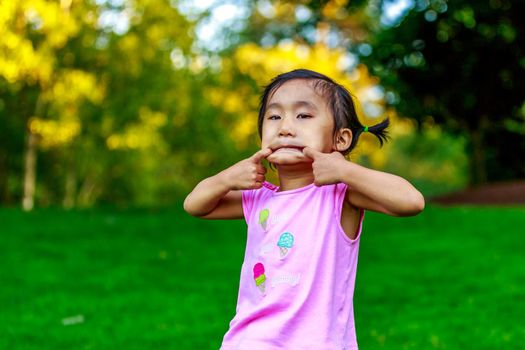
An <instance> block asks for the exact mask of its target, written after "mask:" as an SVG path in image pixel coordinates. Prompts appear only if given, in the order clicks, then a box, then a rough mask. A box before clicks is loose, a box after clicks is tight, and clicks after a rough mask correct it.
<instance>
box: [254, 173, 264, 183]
mask: <svg viewBox="0 0 525 350" xmlns="http://www.w3.org/2000/svg"><path fill="white" fill-rule="evenodd" d="M264 180H265V177H264V175H261V174H257V175H255V181H256V182H264Z"/></svg>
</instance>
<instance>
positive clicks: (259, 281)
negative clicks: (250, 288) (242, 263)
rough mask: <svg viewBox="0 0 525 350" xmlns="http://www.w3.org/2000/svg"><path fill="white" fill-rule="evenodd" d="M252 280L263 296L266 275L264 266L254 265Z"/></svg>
mask: <svg viewBox="0 0 525 350" xmlns="http://www.w3.org/2000/svg"><path fill="white" fill-rule="evenodd" d="M253 279H254V280H255V285H256V286H257V288H259V290H260V291H261V293H263V294H264V292H265V290H266V275H265V274H264V265H263V264H261V263H257V264H255V266H254V267H253Z"/></svg>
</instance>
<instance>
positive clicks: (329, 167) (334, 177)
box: [303, 147, 347, 186]
mask: <svg viewBox="0 0 525 350" xmlns="http://www.w3.org/2000/svg"><path fill="white" fill-rule="evenodd" d="M303 154H304V155H305V156H307V157H308V158H311V159H312V160H313V163H312V169H313V173H314V183H315V185H316V186H323V185H330V184H335V183H339V182H341V181H342V180H341V178H342V177H341V172H342V168H343V167H344V165H345V164H346V162H347V160H346V159H345V157H344V156H343V155H342V154H341V153H339V152H332V153H322V152H319V151H317V150H315V149H313V148H310V147H305V148H304V149H303Z"/></svg>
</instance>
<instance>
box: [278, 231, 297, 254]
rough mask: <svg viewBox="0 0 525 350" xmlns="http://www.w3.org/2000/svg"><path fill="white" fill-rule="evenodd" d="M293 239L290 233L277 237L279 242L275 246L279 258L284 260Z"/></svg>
mask: <svg viewBox="0 0 525 350" xmlns="http://www.w3.org/2000/svg"><path fill="white" fill-rule="evenodd" d="M293 242H294V238H293V235H292V234H291V233H290V232H285V233H283V234H282V235H281V237H279V242H277V246H278V247H279V252H280V254H281V258H284V257H285V256H286V254H288V250H289V249H290V248H292V247H293Z"/></svg>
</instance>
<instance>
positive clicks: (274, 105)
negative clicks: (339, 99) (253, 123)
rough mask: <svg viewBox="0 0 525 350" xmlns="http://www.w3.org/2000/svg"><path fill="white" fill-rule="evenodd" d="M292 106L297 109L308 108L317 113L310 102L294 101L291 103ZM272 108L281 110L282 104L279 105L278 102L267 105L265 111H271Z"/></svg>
mask: <svg viewBox="0 0 525 350" xmlns="http://www.w3.org/2000/svg"><path fill="white" fill-rule="evenodd" d="M293 106H294V108H296V109H297V108H298V107H307V108H310V109H313V110H314V111H317V107H316V106H315V105H314V104H313V103H311V102H308V101H295V102H294V103H293ZM272 108H275V109H282V108H283V107H282V104H280V103H279V102H272V103H270V104H269V105H268V107H267V109H272Z"/></svg>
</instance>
